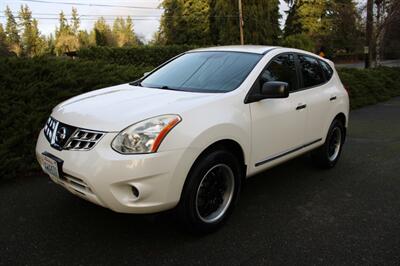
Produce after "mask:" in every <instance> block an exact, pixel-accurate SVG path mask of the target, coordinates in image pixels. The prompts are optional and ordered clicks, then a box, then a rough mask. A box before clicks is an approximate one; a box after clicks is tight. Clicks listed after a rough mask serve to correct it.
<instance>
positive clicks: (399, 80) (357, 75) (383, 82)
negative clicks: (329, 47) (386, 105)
mask: <svg viewBox="0 0 400 266" xmlns="http://www.w3.org/2000/svg"><path fill="white" fill-rule="evenodd" d="M338 71H339V74H340V78H341V80H342V83H343V84H344V86H345V87H346V88H347V90H348V91H349V94H350V105H351V108H352V109H354V108H359V107H362V106H365V105H370V104H374V103H377V102H380V101H385V100H388V99H390V98H391V97H394V96H400V68H389V67H381V68H375V69H353V68H342V69H338Z"/></svg>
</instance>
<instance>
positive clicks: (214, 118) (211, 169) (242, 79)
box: [36, 46, 349, 232]
mask: <svg viewBox="0 0 400 266" xmlns="http://www.w3.org/2000/svg"><path fill="white" fill-rule="evenodd" d="M348 114H349V98H348V94H347V92H346V90H345V89H344V87H343V85H342V83H341V81H340V79H339V76H338V74H337V73H336V71H335V69H334V66H333V63H332V62H331V61H329V60H326V59H324V58H320V57H318V56H316V55H314V54H311V53H308V52H305V51H301V50H296V49H289V48H282V47H268V46H227V47H214V48H206V49H197V50H193V51H189V52H186V53H184V54H181V55H179V56H177V57H175V58H173V59H172V60H170V61H168V62H166V63H165V64H163V65H161V66H160V67H158V68H156V69H155V70H153V71H152V72H150V73H148V74H147V75H145V76H144V77H143V78H141V79H140V80H137V81H135V82H132V83H130V84H122V85H118V86H114V87H110V88H106V89H101V90H96V91H92V92H89V93H85V94H83V95H80V96H77V97H74V98H72V99H69V100H67V101H65V102H63V103H61V104H59V105H58V106H57V107H55V108H54V109H53V112H52V114H51V116H50V118H49V119H48V121H47V122H46V125H45V127H44V128H43V130H42V131H41V132H40V135H39V139H38V141H37V146H36V155H37V158H38V161H39V163H40V165H41V167H42V168H43V170H44V171H45V172H46V173H47V174H49V175H50V177H51V179H52V180H53V181H54V182H56V183H58V184H60V185H62V186H63V187H65V188H66V189H68V190H69V191H70V192H72V193H74V194H75V195H78V196H79V197H82V198H84V199H86V200H89V201H91V202H93V203H96V204H98V205H101V206H104V207H106V208H109V209H111V210H114V211H116V212H124V213H154V212H160V211H163V210H167V209H171V208H176V210H177V213H178V214H179V217H180V220H181V221H183V223H184V224H185V225H186V226H188V228H190V229H193V230H196V231H200V232H209V231H212V230H214V229H216V228H217V227H219V226H220V225H221V224H222V223H223V222H224V221H225V220H226V218H227V217H228V216H229V214H230V213H231V211H232V209H233V206H234V205H235V203H236V201H237V200H238V197H239V192H240V187H241V182H242V179H243V178H245V177H249V176H252V175H254V174H256V173H259V172H261V171H264V170H265V169H268V168H270V167H272V166H275V165H277V164H279V163H282V162H285V161H287V160H289V159H291V158H293V157H296V156H299V155H300V154H303V153H305V152H308V151H311V150H313V151H312V153H311V154H312V157H313V159H314V160H315V162H316V163H317V164H318V165H319V166H322V167H327V168H329V167H333V166H334V165H335V164H336V163H337V161H338V159H339V156H340V152H341V149H342V145H343V143H344V140H345V135H346V127H347V123H348Z"/></svg>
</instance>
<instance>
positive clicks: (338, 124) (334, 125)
mask: <svg viewBox="0 0 400 266" xmlns="http://www.w3.org/2000/svg"><path fill="white" fill-rule="evenodd" d="M335 128H339V130H340V134H341V139H340V148H339V153H338V155H337V156H336V158H335V159H334V160H330V159H329V142H330V139H331V138H332V135H333V131H334V129H335ZM344 138H345V135H344V125H343V123H342V122H341V121H340V120H337V119H335V120H334V121H333V122H332V124H331V126H330V127H329V131H328V135H327V137H326V141H325V145H324V156H325V157H326V158H325V159H326V162H327V163H328V164H329V166H330V167H333V166H335V165H336V164H337V162H338V161H339V158H340V155H341V153H342V150H343V144H344Z"/></svg>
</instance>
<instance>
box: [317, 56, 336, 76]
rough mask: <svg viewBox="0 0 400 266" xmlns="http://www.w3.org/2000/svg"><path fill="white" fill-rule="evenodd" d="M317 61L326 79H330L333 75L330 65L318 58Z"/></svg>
mask: <svg viewBox="0 0 400 266" xmlns="http://www.w3.org/2000/svg"><path fill="white" fill-rule="evenodd" d="M319 63H320V64H321V67H322V71H324V74H325V78H326V80H330V79H331V77H332V75H333V69H332V68H331V66H330V65H328V64H327V63H326V62H324V61H322V60H319Z"/></svg>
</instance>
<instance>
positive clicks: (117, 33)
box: [112, 17, 137, 47]
mask: <svg viewBox="0 0 400 266" xmlns="http://www.w3.org/2000/svg"><path fill="white" fill-rule="evenodd" d="M112 33H113V37H114V40H115V44H116V45H117V46H118V47H123V46H132V45H137V37H136V35H135V33H134V31H133V21H132V18H131V17H128V18H127V19H126V21H125V20H124V19H123V18H121V17H117V18H116V19H115V20H114V24H113V32H112Z"/></svg>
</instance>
